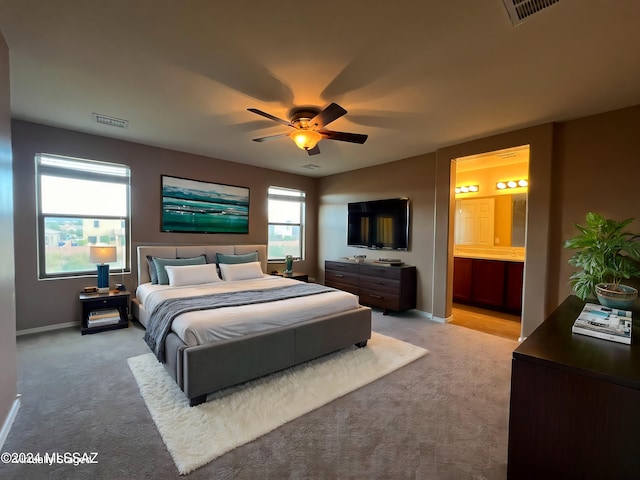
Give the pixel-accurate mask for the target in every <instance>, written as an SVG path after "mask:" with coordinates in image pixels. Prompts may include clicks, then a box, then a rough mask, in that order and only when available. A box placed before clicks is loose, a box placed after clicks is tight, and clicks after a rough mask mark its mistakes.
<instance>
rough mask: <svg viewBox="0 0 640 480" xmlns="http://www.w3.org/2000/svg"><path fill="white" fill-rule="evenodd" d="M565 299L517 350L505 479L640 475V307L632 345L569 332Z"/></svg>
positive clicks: (573, 307)
mask: <svg viewBox="0 0 640 480" xmlns="http://www.w3.org/2000/svg"><path fill="white" fill-rule="evenodd" d="M583 306H584V302H583V301H582V300H580V299H579V298H577V297H575V296H570V297H568V298H567V299H566V300H565V301H564V302H563V303H562V304H561V305H560V306H559V307H558V308H557V309H556V310H555V311H554V312H553V313H552V314H551V315H550V316H549V318H547V319H546V320H545V321H544V322H543V323H542V325H540V327H538V328H537V329H536V330H535V331H534V332H533V333H532V334H531V335H530V336H529V337H528V338H527V339H526V340H525V341H524V342H523V343H522V344H521V345H520V346H519V347H518V348H517V349H516V350H515V351H514V352H513V360H512V373H511V406H510V415H509V463H508V467H507V472H508V478H509V479H512V480H522V479H536V480H539V479H543V478H544V479H555V478H561V479H572V478H576V479H577V478H579V479H598V480H600V479H604V478H615V479H637V478H640V328H639V327H638V322H640V311H637V310H634V311H633V319H634V320H633V323H634V325H633V332H632V339H631V342H632V343H631V345H625V344H621V343H616V342H611V341H608V340H602V339H599V338H592V337H588V336H584V335H578V334H573V333H571V326H572V325H573V322H574V320H575V319H576V318H577V317H578V315H579V313H580V311H581V310H582V307H583Z"/></svg>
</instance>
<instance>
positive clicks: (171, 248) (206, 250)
mask: <svg viewBox="0 0 640 480" xmlns="http://www.w3.org/2000/svg"><path fill="white" fill-rule="evenodd" d="M251 252H258V261H259V262H260V265H261V266H262V271H263V272H265V273H266V271H267V246H266V245H139V246H138V284H139V285H140V284H143V283H148V282H150V281H151V277H150V276H149V266H148V264H147V255H151V256H154V257H160V258H189V257H197V256H198V255H205V256H206V257H207V263H216V253H224V254H227V255H239V254H242V253H251Z"/></svg>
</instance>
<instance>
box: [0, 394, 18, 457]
mask: <svg viewBox="0 0 640 480" xmlns="http://www.w3.org/2000/svg"><path fill="white" fill-rule="evenodd" d="M18 410H20V394H18V395H16V399H15V400H14V401H13V405H11V410H9V413H8V415H7V418H6V419H5V422H4V425H2V429H1V430H0V452H2V451H3V447H4V442H5V440H6V439H7V437H8V436H9V431H10V430H11V426H12V425H13V421H14V420H15V418H16V415H17V414H18Z"/></svg>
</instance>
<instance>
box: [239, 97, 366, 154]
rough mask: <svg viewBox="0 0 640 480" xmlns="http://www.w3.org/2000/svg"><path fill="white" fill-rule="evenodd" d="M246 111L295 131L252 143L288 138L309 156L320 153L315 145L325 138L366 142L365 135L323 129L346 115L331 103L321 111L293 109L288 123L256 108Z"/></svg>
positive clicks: (342, 109)
mask: <svg viewBox="0 0 640 480" xmlns="http://www.w3.org/2000/svg"><path fill="white" fill-rule="evenodd" d="M247 110H249V111H250V112H253V113H257V114H258V115H262V116H263V117H266V118H268V119H270V120H273V121H274V122H278V123H282V124H284V125H288V126H289V127H293V128H294V129H295V130H294V131H293V132H291V133H280V134H278V135H270V136H268V137H261V138H254V139H253V141H254V142H266V141H268V140H275V139H278V138H282V137H290V138H291V139H292V140H293V141H294V142H295V143H296V145H297V146H298V147H300V148H301V149H303V150H306V151H307V153H308V154H309V155H317V154H319V153H320V148H319V147H318V145H317V144H318V142H319V141H320V140H322V139H323V138H326V139H327V140H339V141H341V142H351V143H360V144H362V143H364V142H366V141H367V135H363V134H360V133H346V132H336V131H333V130H326V129H325V127H326V126H327V125H329V124H330V123H331V122H333V121H334V120H337V119H338V118H340V117H342V116H343V115H345V114H346V113H347V111H346V110H345V109H344V108H342V107H341V106H340V105H338V104H337V103H332V104H331V105H329V106H328V107H327V108H325V109H324V110H322V111H320V109H318V108H314V107H301V108H295V109H293V110H291V112H290V116H291V120H289V121H286V120H283V119H281V118H278V117H274V116H273V115H271V114H269V113H266V112H263V111H262V110H258V109H257V108H248V109H247Z"/></svg>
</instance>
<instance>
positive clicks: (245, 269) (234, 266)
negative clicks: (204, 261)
mask: <svg viewBox="0 0 640 480" xmlns="http://www.w3.org/2000/svg"><path fill="white" fill-rule="evenodd" d="M218 266H219V267H220V272H222V278H223V279H224V280H249V279H251V278H262V277H264V274H263V273H262V267H261V266H260V262H249V263H221V264H220V265H218Z"/></svg>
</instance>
